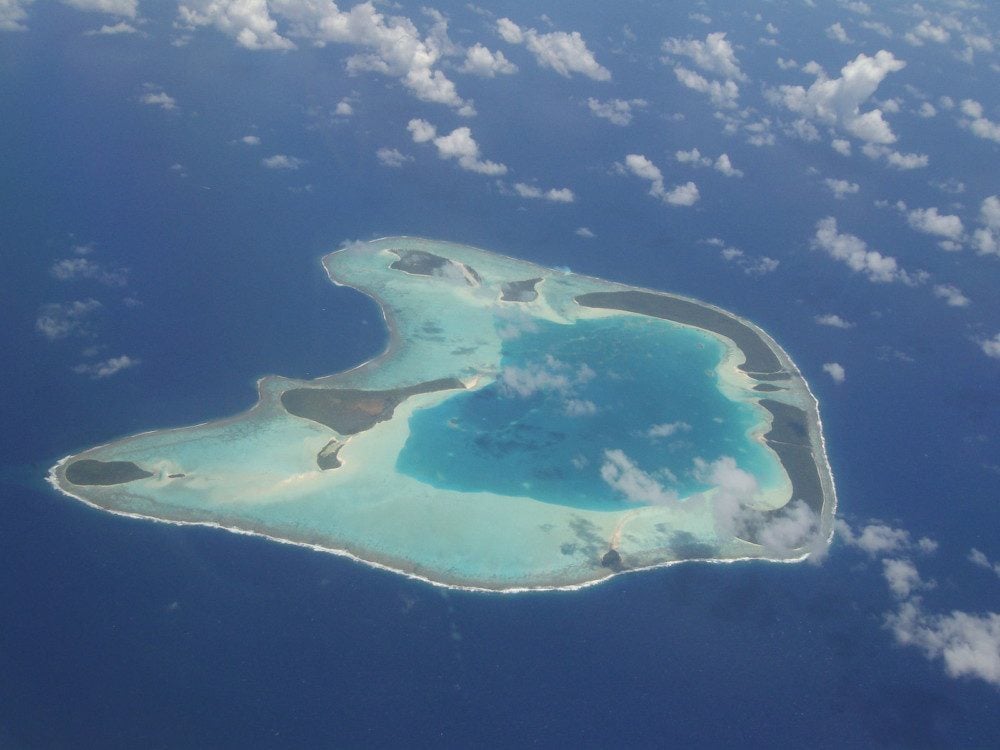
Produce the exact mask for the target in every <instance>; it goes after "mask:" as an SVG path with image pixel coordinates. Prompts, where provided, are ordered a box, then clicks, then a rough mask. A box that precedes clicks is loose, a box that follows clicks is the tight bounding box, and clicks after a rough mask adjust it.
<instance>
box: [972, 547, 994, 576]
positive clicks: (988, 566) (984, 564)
mask: <svg viewBox="0 0 1000 750" xmlns="http://www.w3.org/2000/svg"><path fill="white" fill-rule="evenodd" d="M968 559H969V562H971V563H972V564H973V565H975V566H976V567H979V568H984V569H985V570H990V571H993V572H994V573H996V574H997V576H1000V562H992V561H991V560H990V559H989V558H988V557H987V556H986V555H985V554H984V553H982V552H980V551H979V550H977V549H976V548H975V547H973V548H972V549H971V550H969V558H968Z"/></svg>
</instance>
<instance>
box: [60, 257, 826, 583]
mask: <svg viewBox="0 0 1000 750" xmlns="http://www.w3.org/2000/svg"><path fill="white" fill-rule="evenodd" d="M323 265H324V268H325V269H326V272H327V274H328V275H329V277H330V279H331V281H333V282H334V283H335V284H337V285H342V286H350V287H353V288H355V289H358V290H360V291H362V292H364V293H366V294H368V295H370V296H371V297H373V298H374V299H375V300H376V301H377V302H378V303H379V305H380V306H381V308H382V311H383V315H384V317H385V321H386V324H387V326H388V329H389V345H388V347H387V349H386V350H385V351H384V352H383V353H382V354H381V355H379V356H378V357H376V358H375V359H373V360H371V361H369V362H366V363H364V364H362V365H360V366H358V367H355V368H353V369H351V370H348V371H345V372H341V373H337V374H334V375H329V376H326V377H323V378H319V379H316V380H312V381H302V380H293V379H289V378H283V377H280V376H268V377H265V378H262V379H261V380H260V381H259V383H258V401H257V404H256V405H255V406H254V407H253V408H251V409H250V410H248V411H246V412H244V413H242V414H238V415H236V416H233V417H230V418H228V419H223V420H218V421H214V422H207V423H204V424H200V425H195V426H192V427H185V428H178V429H169V430H160V431H153V432H147V433H143V434H140V435H135V436H131V437H126V438H123V439H121V440H117V441H114V442H112V443H108V444H106V445H102V446H98V447H95V448H91V449H88V450H85V451H83V452H82V453H79V454H77V455H73V456H68V457H66V458H65V459H63V460H62V461H60V462H59V463H58V464H57V465H56V466H54V467H53V468H52V469H51V470H50V473H49V480H50V482H51V483H52V484H53V485H54V486H55V487H56V488H57V489H59V490H60V491H61V492H63V493H65V494H67V495H70V496H72V497H75V498H77V499H79V500H82V501H84V502H86V503H88V504H90V505H92V506H95V507H98V508H101V509H104V510H107V511H111V512H114V513H119V514H124V515H130V516H135V517H141V518H149V519H154V520H158V521H165V522H171V523H195V524H207V525H212V526H218V527H221V528H225V529H229V530H232V531H238V532H242V533H252V534H259V535H263V536H266V537H269V538H272V539H275V540H278V541H283V542H289V543H293V544H300V545H306V546H309V547H312V548H315V549H318V550H323V551H328V552H333V553H336V554H343V555H349V556H351V557H353V558H355V559H357V560H359V561H362V562H365V563H368V564H371V565H375V566H379V567H384V568H388V569H391V570H394V571H397V572H399V573H402V574H405V575H409V576H413V577H416V578H420V579H423V580H426V581H429V582H431V583H435V584H439V585H444V586H453V587H461V588H469V589H475V590H486V591H508V592H509V591H523V590H533V589H554V588H576V587H579V586H584V585H588V584H592V583H596V582H598V581H601V580H604V579H606V578H608V577H609V576H612V575H615V574H618V573H622V572H627V571H634V570H642V569H647V568H651V567H656V566H660V565H668V564H672V563H676V562H681V561H685V560H706V561H712V562H729V561H735V560H747V559H763V560H775V561H797V560H802V559H804V558H805V557H806V556H808V555H809V554H810V553H813V552H817V551H820V550H822V549H823V548H824V547H825V545H826V544H827V543H828V541H829V537H830V534H831V531H832V521H833V514H834V510H835V505H836V496H835V491H834V484H833V477H832V476H831V473H830V467H829V464H828V462H827V459H826V454H825V449H824V444H823V436H822V428H821V423H820V419H819V411H818V405H817V403H816V400H815V399H814V398H813V396H812V394H811V392H810V391H809V388H808V385H807V384H806V382H805V380H804V379H803V378H802V376H801V374H800V372H799V371H798V369H797V368H796V366H795V364H794V363H793V362H792V361H791V359H790V358H789V357H788V355H787V354H786V353H785V352H784V351H783V350H782V349H781V347H780V346H778V344H777V343H776V342H775V341H774V340H773V339H771V337H770V336H768V335H767V334H766V333H765V332H764V331H762V330H761V329H760V328H758V327H757V326H755V325H753V324H752V323H750V322H749V321H746V320H743V319H741V318H739V317H737V316H735V315H733V314H731V313H729V312H727V311H725V310H722V309H721V308H718V307H715V306H713V305H710V304H706V303H704V302H700V301H697V300H693V299H688V298H684V297H679V296H676V295H671V294H667V293H664V292H657V291H654V290H648V289H637V288H635V287H630V286H626V285H623V284H617V283H613V282H609V281H604V280H601V279H596V278H591V277H586V276H581V275H577V274H572V273H568V272H563V271H556V270H552V269H547V268H543V267H541V266H538V265H535V264H532V263H528V262H525V261H522V260H516V259H513V258H509V257H505V256H501V255H497V254H494V253H490V252H487V251H484V250H479V249H476V248H471V247H466V246H462V245H455V244H450V243H444V242H435V241H431V240H425V239H417V238H410V237H388V238H384V239H380V240H376V241H373V242H368V243H352V244H349V245H347V246H345V247H343V248H342V249H340V250H338V251H336V252H334V253H331V254H329V255H327V256H325V257H324V258H323ZM343 324H349V323H348V322H344V323H343Z"/></svg>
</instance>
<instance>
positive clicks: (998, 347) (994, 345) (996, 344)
mask: <svg viewBox="0 0 1000 750" xmlns="http://www.w3.org/2000/svg"><path fill="white" fill-rule="evenodd" d="M979 346H980V348H981V349H982V350H983V354H985V355H986V356H987V357H992V358H993V359H1000V333H998V334H997V335H995V336H994V337H993V338H991V339H981V340H980V341H979Z"/></svg>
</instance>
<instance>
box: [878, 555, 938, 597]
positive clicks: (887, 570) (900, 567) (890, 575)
mask: <svg viewBox="0 0 1000 750" xmlns="http://www.w3.org/2000/svg"><path fill="white" fill-rule="evenodd" d="M882 577H883V578H885V582H886V583H887V584H889V590H890V591H892V593H893V594H894V595H895V596H896V597H898V598H899V599H907V598H909V596H910V594H912V593H913V592H914V591H917V590H919V589H924V588H932V587H933V583H931V582H925V581H924V580H923V579H921V578H920V573H919V572H918V571H917V566H916V565H914V564H913V563H912V562H910V561H909V560H896V559H890V558H887V559H884V560H882Z"/></svg>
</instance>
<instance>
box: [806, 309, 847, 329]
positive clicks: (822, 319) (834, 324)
mask: <svg viewBox="0 0 1000 750" xmlns="http://www.w3.org/2000/svg"><path fill="white" fill-rule="evenodd" d="M815 320H816V324H817V325H821V326H829V327H830V328H841V329H843V330H845V331H846V330H848V329H850V328H854V323H850V322H848V321H846V320H844V319H843V318H842V317H840V316H839V315H834V314H832V313H830V314H827V315H817V316H816V318H815Z"/></svg>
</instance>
